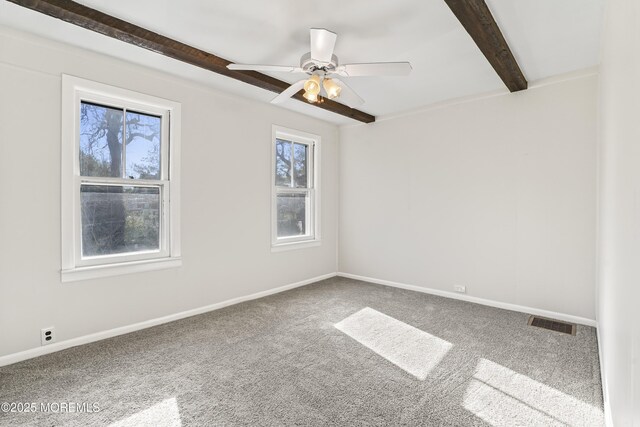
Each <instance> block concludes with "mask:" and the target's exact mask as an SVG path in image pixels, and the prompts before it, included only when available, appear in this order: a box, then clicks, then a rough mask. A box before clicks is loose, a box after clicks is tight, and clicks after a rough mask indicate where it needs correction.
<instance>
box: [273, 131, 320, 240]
mask: <svg viewBox="0 0 640 427" xmlns="http://www.w3.org/2000/svg"><path fill="white" fill-rule="evenodd" d="M319 147H320V137H319V136H316V135H310V134H307V133H304V132H299V131H294V130H291V129H285V128H281V127H277V126H274V129H273V150H272V158H273V163H272V186H273V187H272V216H273V220H272V242H271V244H272V247H274V248H276V247H282V248H284V247H300V246H302V245H308V244H310V243H311V244H317V243H319V240H320V239H319V227H318V224H319V220H318V211H319V210H318V204H319V200H318V186H317V182H318V173H317V158H318V151H319Z"/></svg>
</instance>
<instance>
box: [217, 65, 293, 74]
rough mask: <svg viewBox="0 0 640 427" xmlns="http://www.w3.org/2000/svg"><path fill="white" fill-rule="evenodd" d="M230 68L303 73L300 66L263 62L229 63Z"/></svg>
mask: <svg viewBox="0 0 640 427" xmlns="http://www.w3.org/2000/svg"><path fill="white" fill-rule="evenodd" d="M227 68H228V69H230V70H251V71H267V72H269V71H271V72H277V73H303V72H304V71H303V70H302V68H300V67H287V66H286V65H262V64H229V65H227Z"/></svg>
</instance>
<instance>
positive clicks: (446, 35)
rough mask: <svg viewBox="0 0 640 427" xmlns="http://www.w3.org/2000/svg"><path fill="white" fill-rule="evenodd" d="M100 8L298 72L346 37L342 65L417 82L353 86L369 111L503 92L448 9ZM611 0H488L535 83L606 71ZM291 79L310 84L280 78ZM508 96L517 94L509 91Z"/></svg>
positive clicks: (152, 61)
mask: <svg viewBox="0 0 640 427" xmlns="http://www.w3.org/2000/svg"><path fill="white" fill-rule="evenodd" d="M80 3H83V4H85V5H87V6H90V7H92V8H95V9H98V10H101V11H103V12H106V13H108V14H111V15H114V16H117V17H119V18H122V19H124V20H126V21H129V22H131V23H134V24H136V25H139V26H142V27H144V28H147V29H150V30H153V31H155V32H157V33H160V34H163V35H166V36H168V37H171V38H174V39H176V40H180V41H182V42H185V43H187V44H190V45H192V46H195V47H198V48H200V49H203V50H206V51H208V52H211V53H214V54H216V55H219V56H221V57H223V58H226V59H228V60H231V61H234V62H239V63H264V64H277V65H297V64H298V63H299V59H300V56H301V55H302V54H303V53H305V52H308V51H309V28H311V27H317V28H326V29H329V30H331V31H334V32H336V33H337V34H338V41H337V43H336V54H337V55H338V57H339V59H340V62H342V63H351V62H382V61H405V60H408V61H410V62H411V63H412V65H413V72H412V73H411V75H410V76H408V77H351V78H345V81H347V83H348V84H349V85H350V86H351V87H352V88H353V89H355V90H356V91H357V92H358V93H359V94H360V95H361V96H362V97H363V98H364V99H365V101H366V102H365V104H364V105H363V106H362V107H360V108H359V109H361V110H363V111H365V112H367V113H370V114H373V115H376V116H384V115H390V114H397V113H399V112H402V111H407V110H412V109H416V108H419V107H422V106H425V105H429V104H433V103H437V102H441V101H445V100H448V99H454V98H459V97H464V96H469V95H474V94H480V93H484V92H490V91H493V90H496V89H501V88H504V85H503V84H502V82H501V81H500V79H499V78H498V76H497V75H496V73H495V72H494V71H493V69H492V68H491V66H490V65H489V63H488V62H487V61H486V59H485V58H484V56H482V54H481V53H480V51H479V50H478V48H477V47H476V45H475V44H474V42H473V40H471V38H470V37H469V35H468V34H467V33H466V31H465V30H464V29H463V28H462V26H461V25H460V23H459V22H458V21H457V20H456V18H455V16H454V15H453V13H452V12H451V11H450V10H449V8H448V7H447V5H446V4H445V3H444V1H443V0H431V1H424V0H396V1H393V2H372V1H370V0H349V1H344V0H324V1H322V2H318V1H314V2H310V1H300V0H272V1H264V0H245V1H235V0H182V1H179V2H177V1H175V0H136V1H131V0H110V1H108V2H105V1H103V0H81V1H80ZM603 3H604V0H487V4H488V5H489V7H490V8H491V11H492V13H493V14H494V17H495V18H496V21H497V22H498V25H499V26H500V27H501V29H502V31H503V34H504V36H505V38H506V40H507V42H508V43H509V45H510V47H511V50H512V51H513V53H514V56H515V57H516V59H517V60H518V63H519V65H520V68H521V69H522V71H523V73H524V75H525V77H526V78H527V79H528V80H529V81H530V82H531V81H535V80H539V79H542V78H546V77H551V76H554V75H557V74H562V73H566V72H570V71H574V70H579V69H584V68H588V67H592V66H594V65H597V64H598V58H599V46H600V41H599V39H600V27H601V22H602V19H603ZM0 25H6V26H10V27H14V28H18V29H22V30H25V31H29V32H32V33H36V34H39V35H44V36H47V37H49V38H52V39H55V40H59V41H63V42H66V43H70V44H74V45H78V46H81V47H84V48H88V49H91V50H95V51H98V52H102V53H106V54H108V55H111V56H115V57H119V58H122V59H125V60H128V61H132V62H136V63H142V64H145V65H147V66H151V67H154V68H159V69H162V70H165V71H167V72H170V73H174V74H178V75H181V76H185V77H187V78H191V79H194V80H196V81H199V82H202V83H206V84H208V85H210V86H213V87H215V88H218V89H222V90H224V91H228V92H231V93H236V94H239V95H241V96H245V97H249V98H254V99H258V100H262V101H265V102H268V101H269V100H270V99H271V98H272V97H274V96H275V94H273V93H271V92H267V91H264V90H262V89H258V88H255V87H252V86H250V85H247V84H244V83H241V82H237V81H234V80H233V79H229V78H226V77H223V76H219V75H215V74H213V73H211V72H207V71H204V70H200V69H197V68H196V67H192V66H189V65H186V64H182V63H179V62H178V61H175V60H171V59H168V58H164V57H161V56H160V55H158V54H155V53H152V52H147V51H144V52H143V51H142V49H140V48H136V47H134V46H130V45H129V46H127V45H125V44H124V43H123V42H119V41H117V40H113V39H109V38H108V37H106V36H102V35H99V34H96V33H92V32H90V31H88V30H84V29H81V28H79V27H75V26H73V25H71V24H67V23H64V22H62V21H60V20H57V19H53V18H49V17H47V16H44V15H42V14H39V13H37V12H33V11H30V10H27V9H24V8H22V7H20V6H16V5H14V4H12V3H8V2H1V3H0ZM272 75H273V76H275V77H277V78H280V79H282V80H287V81H290V82H293V81H296V80H299V78H300V75H295V74H294V75H289V74H272ZM505 90H506V89H505ZM284 107H285V108H290V109H293V110H297V111H300V112H303V113H306V114H311V115H315V116H317V117H320V118H323V119H325V120H329V121H332V122H334V123H337V124H344V123H353V122H352V121H351V120H350V119H347V118H344V117H341V116H338V115H336V114H333V113H328V112H324V111H320V109H318V108H315V107H312V106H309V105H304V103H302V102H299V101H295V100H291V101H288V102H287V103H285V104H284Z"/></svg>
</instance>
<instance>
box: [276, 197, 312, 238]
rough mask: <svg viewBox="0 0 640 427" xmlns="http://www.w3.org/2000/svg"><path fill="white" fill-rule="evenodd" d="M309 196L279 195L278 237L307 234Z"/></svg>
mask: <svg viewBox="0 0 640 427" xmlns="http://www.w3.org/2000/svg"><path fill="white" fill-rule="evenodd" d="M307 205H308V197H307V194H297V193H293V194H278V202H277V209H278V237H289V236H299V235H305V234H307V224H306V217H307V215H306V213H307Z"/></svg>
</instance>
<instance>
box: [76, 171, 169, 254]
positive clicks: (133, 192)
mask: <svg viewBox="0 0 640 427" xmlns="http://www.w3.org/2000/svg"><path fill="white" fill-rule="evenodd" d="M80 203H81V215H82V255H83V256H95V255H109V254H119V253H126V252H138V251H147V250H158V249H159V248H160V188H159V187H129V186H127V187H123V186H115V185H84V184H83V185H82V186H81V187H80Z"/></svg>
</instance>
